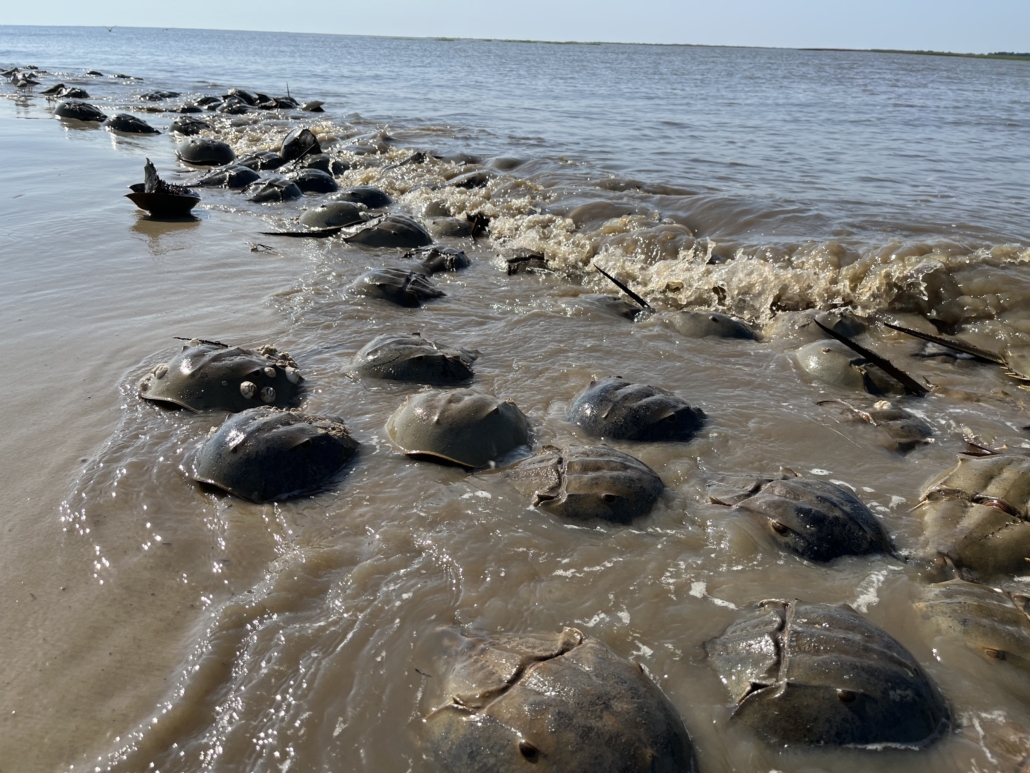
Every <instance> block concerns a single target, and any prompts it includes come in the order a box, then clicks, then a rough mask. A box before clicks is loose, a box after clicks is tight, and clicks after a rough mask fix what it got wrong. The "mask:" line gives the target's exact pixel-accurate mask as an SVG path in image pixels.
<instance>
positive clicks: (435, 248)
mask: <svg viewBox="0 0 1030 773" xmlns="http://www.w3.org/2000/svg"><path fill="white" fill-rule="evenodd" d="M404 257H406V258H414V259H415V260H420V261H421V262H422V270H423V271H424V272H425V273H427V274H435V273H437V272H440V271H461V270H462V269H463V268H468V267H469V266H471V265H472V261H471V260H469V256H468V255H466V254H465V252H464V251H463V250H458V249H455V248H454V247H441V246H440V245H438V244H434V245H432V246H429V247H418V248H416V249H414V250H410V251H409V252H406V253H404Z"/></svg>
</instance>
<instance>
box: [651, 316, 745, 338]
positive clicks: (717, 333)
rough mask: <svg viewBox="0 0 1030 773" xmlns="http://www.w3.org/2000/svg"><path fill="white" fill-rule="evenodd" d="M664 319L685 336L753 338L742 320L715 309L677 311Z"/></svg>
mask: <svg viewBox="0 0 1030 773" xmlns="http://www.w3.org/2000/svg"><path fill="white" fill-rule="evenodd" d="M666 319H667V320H668V323H669V324H670V325H671V326H672V327H673V328H675V329H676V331H677V332H679V333H680V334H682V335H684V336H686V337H687V338H744V339H748V340H754V337H755V331H753V330H752V329H751V328H750V327H748V325H747V324H746V323H744V322H741V321H740V320H739V319H734V318H733V317H729V316H727V315H725V314H720V313H719V312H717V311H677V312H675V313H674V314H669V315H668V316H667V317H666Z"/></svg>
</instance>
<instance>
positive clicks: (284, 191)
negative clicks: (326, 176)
mask: <svg viewBox="0 0 1030 773" xmlns="http://www.w3.org/2000/svg"><path fill="white" fill-rule="evenodd" d="M244 193H247V194H248V195H249V196H250V198H249V199H248V201H253V202H254V203H255V204H269V203H273V204H274V203H279V202H283V201H294V200H296V199H299V198H300V197H301V196H303V195H304V194H303V193H301V190H300V188H298V187H297V184H296V183H295V182H293V181H292V180H287V179H286V178H285V177H269V178H268V179H267V180H258V181H257V182H255V183H252V184H251V185H250V186H249V187H248V188H247V189H246V190H245V191H244Z"/></svg>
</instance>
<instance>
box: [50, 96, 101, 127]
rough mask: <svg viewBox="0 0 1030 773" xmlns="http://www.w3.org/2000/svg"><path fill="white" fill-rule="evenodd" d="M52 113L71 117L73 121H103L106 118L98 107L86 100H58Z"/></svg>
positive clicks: (61, 116)
mask: <svg viewBox="0 0 1030 773" xmlns="http://www.w3.org/2000/svg"><path fill="white" fill-rule="evenodd" d="M54 115H56V116H58V117H59V118H71V119H72V120H75V121H85V122H87V123H103V122H104V121H106V120H107V115H105V114H104V113H103V112H102V111H101V110H100V108H98V107H94V106H93V105H91V104H89V103H88V102H78V101H76V100H68V101H66V102H58V103H57V106H56V107H55V108H54Z"/></svg>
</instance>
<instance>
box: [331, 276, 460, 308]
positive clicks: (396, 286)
mask: <svg viewBox="0 0 1030 773" xmlns="http://www.w3.org/2000/svg"><path fill="white" fill-rule="evenodd" d="M350 291H351V292H352V293H354V294H355V295H365V296H367V297H369V298H381V299H383V300H384V301H390V302H391V303H396V304H397V305H398V306H406V307H408V308H413V307H415V306H421V305H422V301H427V300H432V299H433V298H442V297H443V296H445V295H446V293H445V292H443V291H442V290H439V289H437V287H436V285H434V284H433V283H432V282H430V281H429V278H428V277H427V276H426V275H425V274H419V273H416V272H415V271H405V270H404V269H402V268H377V269H375V270H374V271H369V272H367V273H365V274H362V275H361V276H359V277H358V278H357V281H355V282H354V284H352V285H351V286H350Z"/></svg>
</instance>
